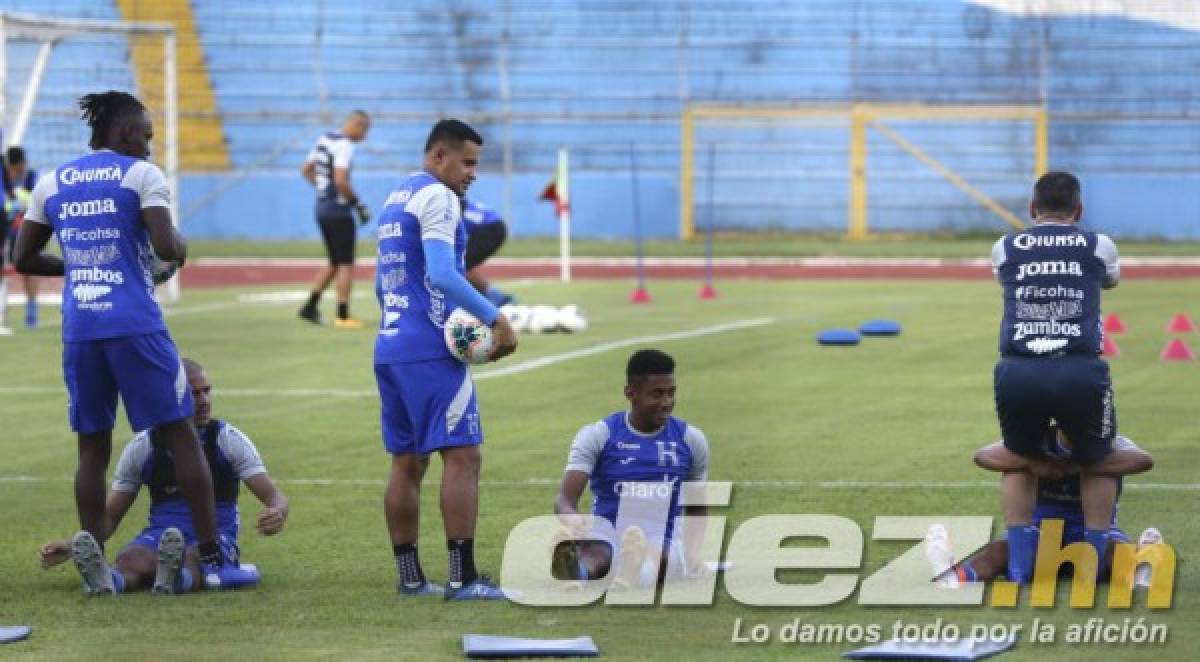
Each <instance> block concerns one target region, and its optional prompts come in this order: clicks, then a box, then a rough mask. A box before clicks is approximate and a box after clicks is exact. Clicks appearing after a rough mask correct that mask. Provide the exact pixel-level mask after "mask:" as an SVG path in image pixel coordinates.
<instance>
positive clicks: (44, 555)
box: [38, 490, 137, 569]
mask: <svg viewBox="0 0 1200 662" xmlns="http://www.w3.org/2000/svg"><path fill="white" fill-rule="evenodd" d="M136 500H137V492H125V491H121V490H110V491H109V493H108V500H107V501H106V502H105V505H104V522H105V527H104V535H103V539H102V540H101V542H104V541H107V540H108V539H109V538H111V537H112V535H113V534H114V533H116V531H117V527H119V526H120V525H121V521H122V520H124V519H125V515H126V514H127V513H129V509H130V507H132V506H133V502H134V501H136ZM69 558H71V541H70V540H56V541H53V542H48V543H46V544H44V545H42V546H41V547H40V548H39V549H38V559H39V561H40V562H41V565H42V568H43V569H50V568H53V567H54V566H56V565H59V564H61V563H63V562H65V561H66V560H67V559H69Z"/></svg>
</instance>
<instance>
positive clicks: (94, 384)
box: [63, 331, 192, 434]
mask: <svg viewBox="0 0 1200 662" xmlns="http://www.w3.org/2000/svg"><path fill="white" fill-rule="evenodd" d="M63 379H64V380H65V381H66V383H67V398H68V404H67V409H68V412H69V415H70V418H71V429H73V430H75V431H76V432H78V433H81V434H90V433H95V432H105V431H108V430H112V429H113V424H114V423H115V422H116V418H117V396H118V395H120V396H121V401H122V402H124V403H125V415H126V417H127V418H128V419H129V427H131V428H133V429H134V430H148V429H150V428H152V427H154V426H156V425H162V424H163V423H170V422H172V421H178V420H181V419H187V418H191V416H192V389H191V388H190V387H189V385H188V381H187V374H186V373H185V372H184V370H183V363H181V362H180V360H179V353H178V352H177V351H176V350H175V343H173V342H171V336H170V335H168V334H167V332H166V331H158V332H155V333H148V334H145V335H140V336H123V337H120V338H107V339H104V340H86V341H82V342H65V343H63Z"/></svg>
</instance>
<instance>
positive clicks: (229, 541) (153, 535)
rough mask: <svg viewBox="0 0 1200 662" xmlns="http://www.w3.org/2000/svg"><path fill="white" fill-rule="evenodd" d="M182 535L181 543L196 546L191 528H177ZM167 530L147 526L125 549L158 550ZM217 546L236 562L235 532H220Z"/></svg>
mask: <svg viewBox="0 0 1200 662" xmlns="http://www.w3.org/2000/svg"><path fill="white" fill-rule="evenodd" d="M177 528H179V530H180V532H182V533H183V541H184V543H185V544H186V545H187V546H188V547H191V546H193V545H195V544H196V533H195V532H194V531H193V530H192V528H191V527H177ZM166 530H167V527H165V526H148V527H146V528H144V529H142V532H141V533H139V534H137V535H136V536H134V537H133V540H130V541H129V543H128V544H127V545H125V548H127V549H128V548H129V547H145V548H147V549H153V550H157V549H158V541H159V539H160V538H162V534H163V532H164V531H166ZM217 544H218V545H220V546H221V552H222V553H223V554H224V555H225V558H226V559H229V560H230V561H233V562H234V563H237V562H238V559H239V558H241V555H242V552H241V549H240V548H239V547H238V544H237V532H229V531H222V532H220V533H218V534H217Z"/></svg>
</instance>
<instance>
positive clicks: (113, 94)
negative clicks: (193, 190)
mask: <svg viewBox="0 0 1200 662" xmlns="http://www.w3.org/2000/svg"><path fill="white" fill-rule="evenodd" d="M79 107H80V109H81V110H82V111H83V119H84V120H85V121H86V122H87V124H88V126H90V127H91V130H92V135H91V140H90V146H91V147H92V149H93V151H92V152H91V153H89V154H86V155H84V156H82V157H80V158H78V159H75V160H73V161H69V162H67V163H65V164H63V165H62V166H59V167H58V168H57V169H56V170H55V171H54V172H52V173H49V174H47V175H44V176H43V177H41V178H40V179H39V180H38V182H37V185H36V186H35V187H34V189H33V195H32V196H31V199H30V204H29V210H28V211H27V212H26V214H25V222H24V223H22V225H21V231H20V233H19V234H18V235H17V248H16V256H15V257H16V266H17V270H18V271H20V272H21V273H27V274H34V275H38V276H63V277H64V278H63V304H62V314H63V322H62V332H63V377H64V381H65V382H66V387H67V398H68V400H67V403H68V415H69V418H70V422H71V427H72V429H74V430H75V432H76V433H77V434H78V437H79V465H78V469H77V470H76V472H75V504H76V507H77V509H78V511H79V523H80V528H81V529H82V530H81V531H80V532H78V533H77V534H75V537H74V538H73V539H72V541H71V553H72V556H73V557H74V559H75V563H76V565H78V566H79V567H80V568H81V569H82V570H83V574H84V577H85V580H86V582H87V588H88V591H89V592H90V593H92V594H111V593H114V592H115V591H116V587H114V585H113V575H112V573H110V572H109V569H108V564H107V563H106V562H105V560H104V548H103V546H102V544H101V543H100V542H99V540H101V539H103V538H104V536H105V534H106V533H107V525H106V523H105V511H104V508H105V473H106V472H107V470H108V463H109V458H110V456H111V455H112V429H113V424H114V422H115V420H116V410H117V396H118V395H120V398H121V401H122V402H123V403H124V405H125V414H126V416H127V417H128V419H129V425H130V427H131V428H133V429H135V430H149V436H150V441H151V443H153V444H154V445H155V446H161V447H163V448H164V449H165V450H166V451H168V452H170V453H171V456H172V457H173V458H174V460H175V461H174V464H175V479H176V483H177V484H178V486H179V491H180V492H181V493H182V495H183V497H184V499H185V500H186V502H187V504H188V510H189V511H190V513H191V516H192V522H193V523H194V525H195V528H196V538H197V550H198V553H199V556H200V563H201V565H202V566H203V568H204V572H205V574H206V575H208V574H216V575H218V576H219V577H221V578H225V577H236V576H237V574H238V573H239V572H240V571H239V569H238V568H237V567H236V566H234V565H233V564H229V563H226V559H225V557H224V555H223V554H222V551H221V547H220V545H219V544H218V542H217V524H216V516H215V514H214V507H213V489H212V476H211V474H210V473H209V468H208V462H207V461H206V460H205V457H204V452H203V450H202V448H201V446H200V441H199V439H197V438H196V432H195V430H194V429H193V428H192V424H191V420H190V419H191V417H192V395H191V392H190V389H188V387H187V374H186V372H185V371H184V368H183V364H182V362H181V361H180V360H179V354H178V353H177V351H176V349H175V343H174V342H173V341H172V340H171V336H170V334H168V333H167V326H166V324H165V323H164V322H163V315H162V311H161V310H160V309H159V307H158V303H157V302H156V301H155V299H154V285H155V283H156V282H161V281H163V280H165V279H166V278H169V277H170V275H171V274H173V273H174V272H175V270H176V269H178V268H179V267H181V266H183V263H184V261H185V260H186V258H187V244H186V243H185V242H184V240H183V237H182V236H181V235H180V234H179V233H178V231H176V229H175V226H174V225H173V224H172V222H171V212H170V206H169V205H170V188H169V187H168V186H167V181H166V178H165V177H163V173H162V171H161V170H159V169H158V167H157V166H155V165H153V164H151V163H150V162H149V161H147V160H146V157H147V155H148V154H149V143H150V140H151V139H152V138H153V136H154V128H153V124H152V123H151V121H150V114H149V113H148V112H147V111H146V107H145V106H144V105H142V103H141V102H140V101H138V100H137V99H136V98H135V97H133V96H132V95H130V94H128V93H125V92H119V91H115V90H110V91H108V92H103V93H98V94H88V95H86V96H84V97H82V98H81V99H80V100H79ZM52 236H57V237H58V243H59V246H60V247H61V248H62V257H58V256H55V255H51V254H48V253H43V252H42V251H43V249H44V248H45V246H46V244H47V243H48V242H49V241H50V238H51V237H52ZM162 261H165V264H163V263H162Z"/></svg>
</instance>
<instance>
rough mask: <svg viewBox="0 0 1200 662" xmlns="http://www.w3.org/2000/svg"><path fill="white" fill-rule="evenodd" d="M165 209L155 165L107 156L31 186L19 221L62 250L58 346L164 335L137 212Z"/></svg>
mask: <svg viewBox="0 0 1200 662" xmlns="http://www.w3.org/2000/svg"><path fill="white" fill-rule="evenodd" d="M170 204H171V191H170V188H169V187H168V186H167V180H166V178H165V177H163V173H162V171H161V170H159V169H158V166H155V165H154V164H152V163H150V162H148V161H144V160H142V159H137V158H134V157H132V156H125V155H122V154H117V153H116V152H113V151H111V150H107V149H103V150H99V151H95V152H92V153H91V154H88V155H87V156H84V157H81V158H78V159H75V160H74V161H71V162H69V163H67V164H65V165H63V166H61V167H59V168H58V169H57V170H55V171H54V172H52V173H48V174H46V175H45V176H43V177H42V178H41V179H39V180H38V183H37V186H35V187H34V189H33V196H32V198H31V200H30V203H29V211H27V212H26V214H25V220H27V221H31V222H34V223H41V224H43V225H49V226H50V227H51V228H52V229H53V230H54V234H55V235H56V236H57V237H58V243H59V245H60V246H61V247H62V254H63V260H64V262H65V269H66V273H65V277H64V279H63V303H62V312H63V340H64V341H66V342H79V341H85V340H100V339H104V338H118V337H122V336H136V335H143V334H148V333H156V332H160V331H166V328H167V327H166V324H164V323H163V317H162V311H161V310H159V307H158V302H157V301H155V300H154V281H153V270H154V252H153V250H152V249H151V246H150V233H149V232H148V231H147V230H146V226H145V225H144V224H143V223H142V210H143V209H145V208H147V207H169V206H170Z"/></svg>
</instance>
